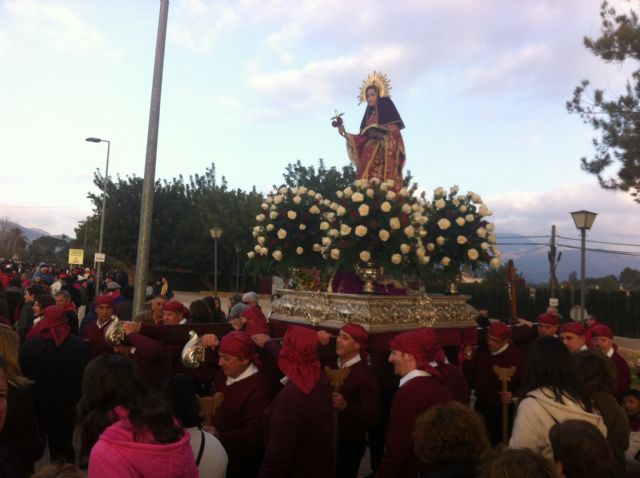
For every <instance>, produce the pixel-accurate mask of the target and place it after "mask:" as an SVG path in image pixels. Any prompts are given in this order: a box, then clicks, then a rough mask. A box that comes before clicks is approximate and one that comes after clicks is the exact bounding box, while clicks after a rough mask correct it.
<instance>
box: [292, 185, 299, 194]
mask: <svg viewBox="0 0 640 478" xmlns="http://www.w3.org/2000/svg"><path fill="white" fill-rule="evenodd" d="M291 193H292V194H298V187H297V186H295V187H292V188H291Z"/></svg>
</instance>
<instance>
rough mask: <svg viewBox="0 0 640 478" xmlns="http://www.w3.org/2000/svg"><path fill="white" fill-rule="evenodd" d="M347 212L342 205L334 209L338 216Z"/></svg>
mask: <svg viewBox="0 0 640 478" xmlns="http://www.w3.org/2000/svg"><path fill="white" fill-rule="evenodd" d="M346 213H347V210H346V209H345V208H344V207H342V206H338V209H337V210H336V214H337V215H338V216H344V215H345V214H346Z"/></svg>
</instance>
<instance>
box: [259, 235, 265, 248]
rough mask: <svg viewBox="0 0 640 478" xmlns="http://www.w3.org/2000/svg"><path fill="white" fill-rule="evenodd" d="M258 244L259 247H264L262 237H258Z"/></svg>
mask: <svg viewBox="0 0 640 478" xmlns="http://www.w3.org/2000/svg"><path fill="white" fill-rule="evenodd" d="M258 244H260V245H261V246H263V245H264V237H262V236H260V237H259V238H258Z"/></svg>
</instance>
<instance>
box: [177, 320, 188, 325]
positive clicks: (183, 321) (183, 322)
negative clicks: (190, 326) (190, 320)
mask: <svg viewBox="0 0 640 478" xmlns="http://www.w3.org/2000/svg"><path fill="white" fill-rule="evenodd" d="M186 323H187V319H182V320H181V321H180V322H178V325H182V324H186Z"/></svg>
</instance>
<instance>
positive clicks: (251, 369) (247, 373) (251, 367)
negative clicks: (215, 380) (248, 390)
mask: <svg viewBox="0 0 640 478" xmlns="http://www.w3.org/2000/svg"><path fill="white" fill-rule="evenodd" d="M256 373H258V367H256V366H255V365H253V364H252V363H250V364H249V366H248V367H247V369H246V370H245V371H244V372H242V373H241V374H240V375H238V376H237V377H236V378H231V377H227V385H232V384H234V383H236V382H239V381H240V380H244V379H245V378H249V377H251V376H252V375H255V374H256Z"/></svg>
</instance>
